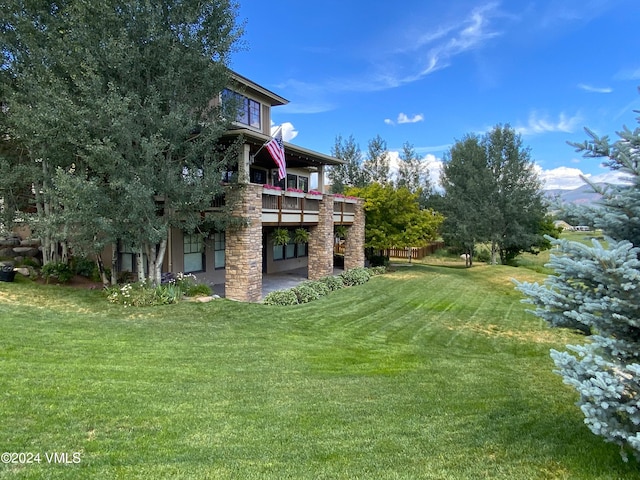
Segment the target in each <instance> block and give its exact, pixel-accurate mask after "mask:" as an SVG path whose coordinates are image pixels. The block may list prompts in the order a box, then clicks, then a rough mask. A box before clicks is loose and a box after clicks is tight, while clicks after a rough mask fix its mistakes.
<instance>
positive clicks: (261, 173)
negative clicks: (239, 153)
mask: <svg viewBox="0 0 640 480" xmlns="http://www.w3.org/2000/svg"><path fill="white" fill-rule="evenodd" d="M249 181H250V182H251V183H259V184H261V185H264V184H265V183H267V172H266V170H260V169H257V168H250V169H249Z"/></svg>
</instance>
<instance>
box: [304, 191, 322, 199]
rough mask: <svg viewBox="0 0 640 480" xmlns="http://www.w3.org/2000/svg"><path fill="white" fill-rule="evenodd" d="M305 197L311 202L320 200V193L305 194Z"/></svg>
mask: <svg viewBox="0 0 640 480" xmlns="http://www.w3.org/2000/svg"><path fill="white" fill-rule="evenodd" d="M305 196H306V198H309V199H311V200H322V193H320V192H316V191H310V192H307V194H306V195H305Z"/></svg>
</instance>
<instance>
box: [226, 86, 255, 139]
mask: <svg viewBox="0 0 640 480" xmlns="http://www.w3.org/2000/svg"><path fill="white" fill-rule="evenodd" d="M222 101H223V103H224V102H233V103H232V104H233V105H234V106H235V107H236V108H237V114H236V118H235V121H236V122H238V123H242V124H243V125H248V126H250V127H252V128H256V129H258V130H260V128H261V124H260V102H258V101H256V100H253V99H251V98H249V97H246V96H244V95H241V94H239V93H237V92H234V91H233V90H229V89H228V88H225V89H224V90H223V91H222Z"/></svg>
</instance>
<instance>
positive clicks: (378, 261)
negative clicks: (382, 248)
mask: <svg viewBox="0 0 640 480" xmlns="http://www.w3.org/2000/svg"><path fill="white" fill-rule="evenodd" d="M369 263H370V264H371V266H372V267H386V266H388V265H389V257H387V256H385V255H372V256H371V258H370V259H369Z"/></svg>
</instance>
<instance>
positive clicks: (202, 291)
mask: <svg viewBox="0 0 640 480" xmlns="http://www.w3.org/2000/svg"><path fill="white" fill-rule="evenodd" d="M184 294H185V295H186V296H187V297H202V296H204V297H209V296H210V295H211V287H210V286H209V285H205V284H204V283H196V284H195V285H191V286H190V287H189V288H188V289H187V290H185V292H184Z"/></svg>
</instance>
